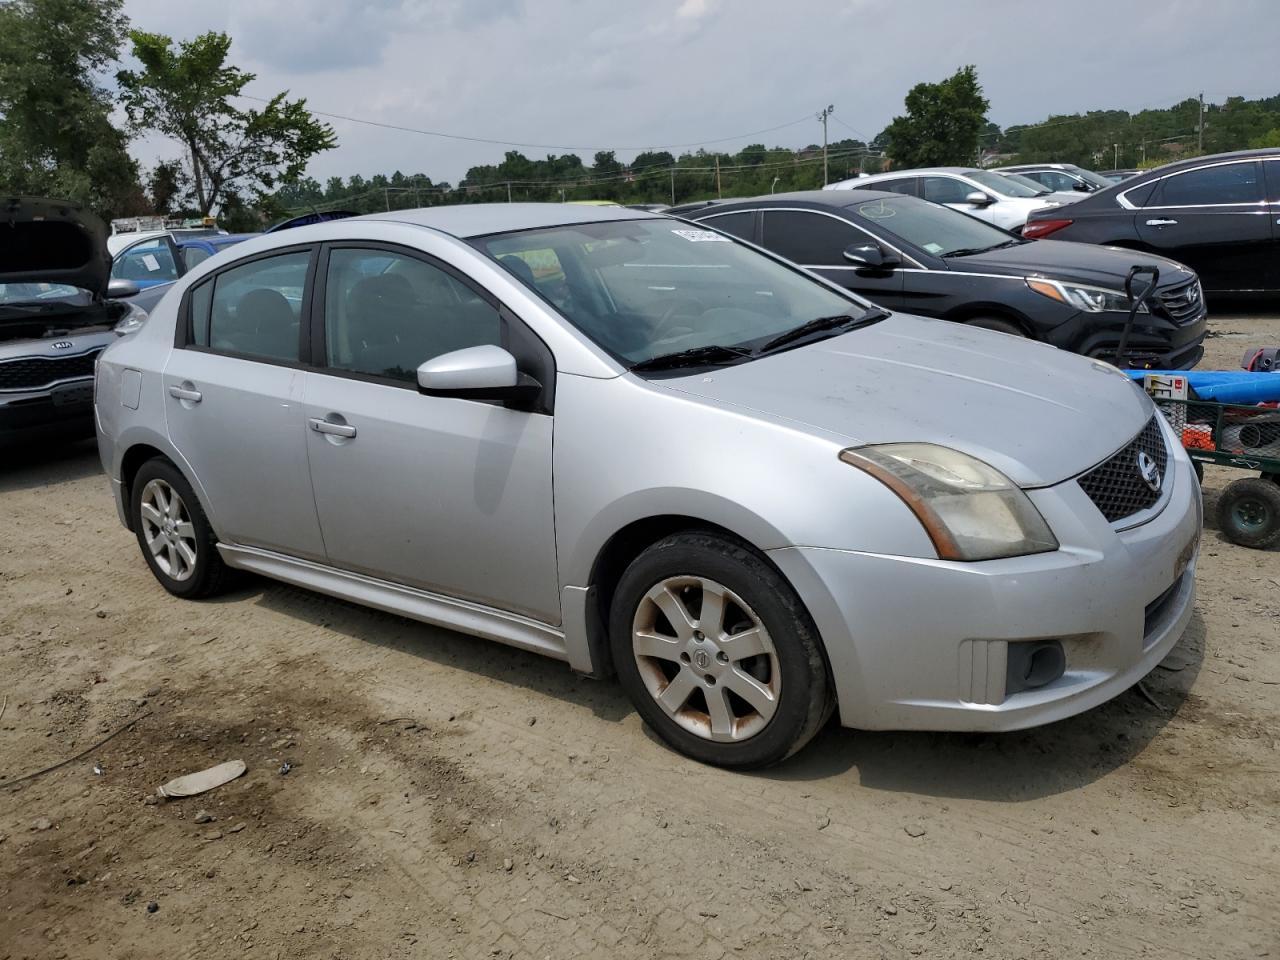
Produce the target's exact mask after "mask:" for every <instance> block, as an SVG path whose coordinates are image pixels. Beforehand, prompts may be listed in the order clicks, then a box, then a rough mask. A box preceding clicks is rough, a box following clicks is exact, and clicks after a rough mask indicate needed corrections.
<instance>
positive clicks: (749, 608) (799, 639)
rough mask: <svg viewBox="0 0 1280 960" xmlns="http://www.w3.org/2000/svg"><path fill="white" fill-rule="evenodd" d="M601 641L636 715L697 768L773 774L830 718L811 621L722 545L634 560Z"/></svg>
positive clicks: (784, 592)
mask: <svg viewBox="0 0 1280 960" xmlns="http://www.w3.org/2000/svg"><path fill="white" fill-rule="evenodd" d="M610 639H611V643H612V651H613V658H614V666H615V668H616V669H617V671H618V676H619V679H620V680H621V682H622V685H623V687H624V688H625V690H626V691H627V694H628V695H629V696H630V698H631V700H632V702H633V703H634V704H635V707H636V710H637V711H638V712H639V714H640V716H641V717H642V718H643V719H644V720H645V722H646V723H648V724H649V726H650V727H652V728H653V730H654V731H655V732H657V734H658V735H659V736H660V737H662V739H663V740H665V741H666V742H667V743H669V744H670V745H671V746H673V747H675V748H676V749H677V750H679V751H680V752H682V753H684V754H687V755H688V756H690V757H693V758H694V759H696V760H700V761H702V762H704V763H712V764H716V765H718V766H725V767H762V766H767V765H769V764H771V763H777V762H778V761H780V760H783V759H785V758H786V757H788V756H790V755H791V754H793V753H795V752H796V751H797V750H799V749H800V748H801V747H803V746H804V745H805V744H806V743H808V742H809V740H810V739H812V737H813V735H814V734H815V733H817V732H818V730H819V729H820V728H821V726H822V724H823V722H824V721H825V720H826V719H827V717H828V716H830V713H831V709H832V706H833V700H832V695H831V684H830V680H829V677H828V671H827V666H826V661H825V659H824V657H823V655H822V650H821V646H820V642H819V639H818V632H817V629H816V628H815V626H814V624H813V621H812V620H811V619H810V617H809V614H808V612H807V611H806V610H805V609H804V606H803V604H802V603H801V602H800V598H799V597H798V596H796V593H795V591H794V590H792V589H791V586H790V585H789V584H788V583H787V582H786V581H785V580H784V579H783V578H782V577H781V576H780V575H779V574H778V572H777V571H776V570H775V569H774V568H773V567H772V566H771V565H770V564H769V563H768V562H767V561H766V560H765V559H764V558H763V557H761V556H760V555H759V554H758V553H757V552H756V551H754V550H752V549H751V548H750V547H748V546H746V545H745V544H742V543H739V542H737V541H734V540H732V539H730V538H728V537H723V536H719V535H716V534H712V533H700V532H689V533H679V534H674V535H672V536H669V537H666V538H665V539H663V540H661V541H659V542H658V543H655V544H654V545H653V546H651V547H649V548H648V549H647V550H645V551H644V552H643V553H642V554H640V556H638V557H637V558H636V559H635V560H634V561H633V562H632V564H631V565H630V566H629V567H628V568H627V570H626V572H625V573H624V574H623V575H622V578H621V579H620V581H619V582H618V585H617V588H616V590H615V591H614V598H613V605H612V611H611V617H610Z"/></svg>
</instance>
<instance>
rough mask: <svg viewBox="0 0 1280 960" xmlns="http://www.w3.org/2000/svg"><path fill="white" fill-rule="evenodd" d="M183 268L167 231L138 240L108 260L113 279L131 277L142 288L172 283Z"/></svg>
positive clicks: (177, 250)
mask: <svg viewBox="0 0 1280 960" xmlns="http://www.w3.org/2000/svg"><path fill="white" fill-rule="evenodd" d="M186 272H187V271H186V266H185V265H184V263H183V260H182V256H181V252H180V251H179V249H178V245H177V244H176V243H175V242H174V240H173V237H171V236H170V235H169V234H167V233H166V234H164V235H163V236H159V237H148V238H146V239H144V240H139V241H138V242H136V243H134V244H132V245H130V246H128V247H125V248H124V249H123V250H121V251H120V252H119V253H118V254H117V255H116V256H115V257H113V258H112V261H111V279H112V280H132V281H133V282H134V283H136V284H137V285H138V286H139V287H141V288H143V289H146V288H147V287H154V286H157V285H159V284H162V283H173V281H175V280H177V279H178V278H179V277H180V276H182V275H183V274H184V273H186Z"/></svg>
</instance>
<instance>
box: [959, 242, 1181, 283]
mask: <svg viewBox="0 0 1280 960" xmlns="http://www.w3.org/2000/svg"><path fill="white" fill-rule="evenodd" d="M1138 265H1142V266H1149V265H1154V266H1156V267H1157V268H1158V269H1159V270H1160V280H1159V287H1160V288H1162V289H1163V288H1164V287H1166V286H1176V285H1177V284H1180V283H1186V282H1187V281H1188V280H1192V279H1194V278H1195V273H1194V272H1192V271H1191V270H1188V269H1187V268H1186V267H1184V266H1182V265H1181V264H1179V263H1174V262H1173V261H1172V260H1167V259H1165V258H1164V257H1157V256H1153V255H1152V254H1149V253H1137V252H1135V251H1133V250H1121V249H1119V248H1117V247H1098V246H1094V245H1093V244H1091V243H1070V242H1068V241H1066V240H1032V241H1030V242H1028V243H1020V244H1018V245H1017V246H1013V247H1004V248H1003V249H1000V250H989V251H987V252H986V253H975V254H973V255H971V256H968V257H954V258H952V259H950V260H948V261H947V266H948V267H949V268H950V269H952V270H959V271H966V272H969V273H998V274H1001V275H1008V276H1017V277H1027V276H1033V275H1034V276H1042V277H1048V278H1049V279H1052V280H1070V281H1075V282H1076V283H1086V284H1090V285H1092V286H1095V287H1106V288H1107V289H1109V290H1123V289H1124V278H1125V276H1126V275H1127V274H1128V273H1129V268H1130V267H1134V266H1138Z"/></svg>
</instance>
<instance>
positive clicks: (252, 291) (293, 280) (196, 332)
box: [162, 247, 324, 560]
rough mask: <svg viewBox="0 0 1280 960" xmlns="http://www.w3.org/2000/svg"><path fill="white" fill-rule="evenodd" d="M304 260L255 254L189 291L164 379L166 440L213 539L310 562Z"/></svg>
mask: <svg viewBox="0 0 1280 960" xmlns="http://www.w3.org/2000/svg"><path fill="white" fill-rule="evenodd" d="M313 258H314V251H313V250H312V248H309V247H297V248H292V249H289V250H285V251H281V252H272V253H269V254H262V255H260V256H258V257H254V258H253V259H251V260H248V261H241V262H240V263H238V264H237V265H235V266H232V267H228V268H226V269H224V270H221V271H219V272H217V273H215V274H213V275H212V276H210V277H209V278H208V279H206V280H204V281H202V282H201V283H200V284H198V285H197V286H195V287H193V288H192V289H191V290H189V291H188V292H187V294H186V295H185V296H184V297H183V301H182V304H181V305H180V307H179V309H180V310H181V311H183V313H182V322H180V323H179V336H178V342H177V344H176V345H175V349H173V350H172V351H170V353H169V359H168V361H167V362H166V363H165V368H164V374H163V378H162V379H163V382H164V402H165V405H166V406H165V420H166V423H167V425H168V430H169V438H170V440H172V442H173V445H174V447H175V448H176V449H177V451H178V453H179V454H180V456H181V457H182V459H184V460H185V461H186V462H187V465H188V466H189V468H190V470H189V476H191V477H193V478H194V480H195V481H196V484H197V485H198V487H199V488H200V491H201V495H202V497H201V498H202V501H203V502H204V503H205V504H206V505H207V506H208V508H209V512H210V514H211V516H212V518H213V523H214V528H215V529H216V530H217V531H218V535H219V537H220V538H222V539H223V540H227V541H230V542H233V543H237V544H242V545H245V546H251V547H260V548H263V549H267V550H273V551H278V552H282V553H288V554H291V555H294V556H299V557H305V558H308V559H317V560H318V559H322V558H323V557H324V545H323V542H322V541H321V538H320V524H319V521H318V520H317V518H316V510H315V503H314V501H313V499H312V496H311V479H310V474H309V472H308V469H307V446H306V440H307V430H306V420H305V418H304V416H303V408H302V387H303V375H302V353H301V347H300V345H301V343H302V336H301V329H302V323H301V318H302V314H303V312H304V310H303V307H304V302H305V299H304V298H305V297H306V295H307V292H308V290H309V285H310V281H309V276H308V274H309V271H310V269H311V266H312V260H313Z"/></svg>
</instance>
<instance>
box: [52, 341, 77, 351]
mask: <svg viewBox="0 0 1280 960" xmlns="http://www.w3.org/2000/svg"><path fill="white" fill-rule="evenodd" d="M74 346H75V344H74V343H72V342H71V341H70V340H55V341H54V342H53V349H55V350H70V349H71V348H72V347H74Z"/></svg>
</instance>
